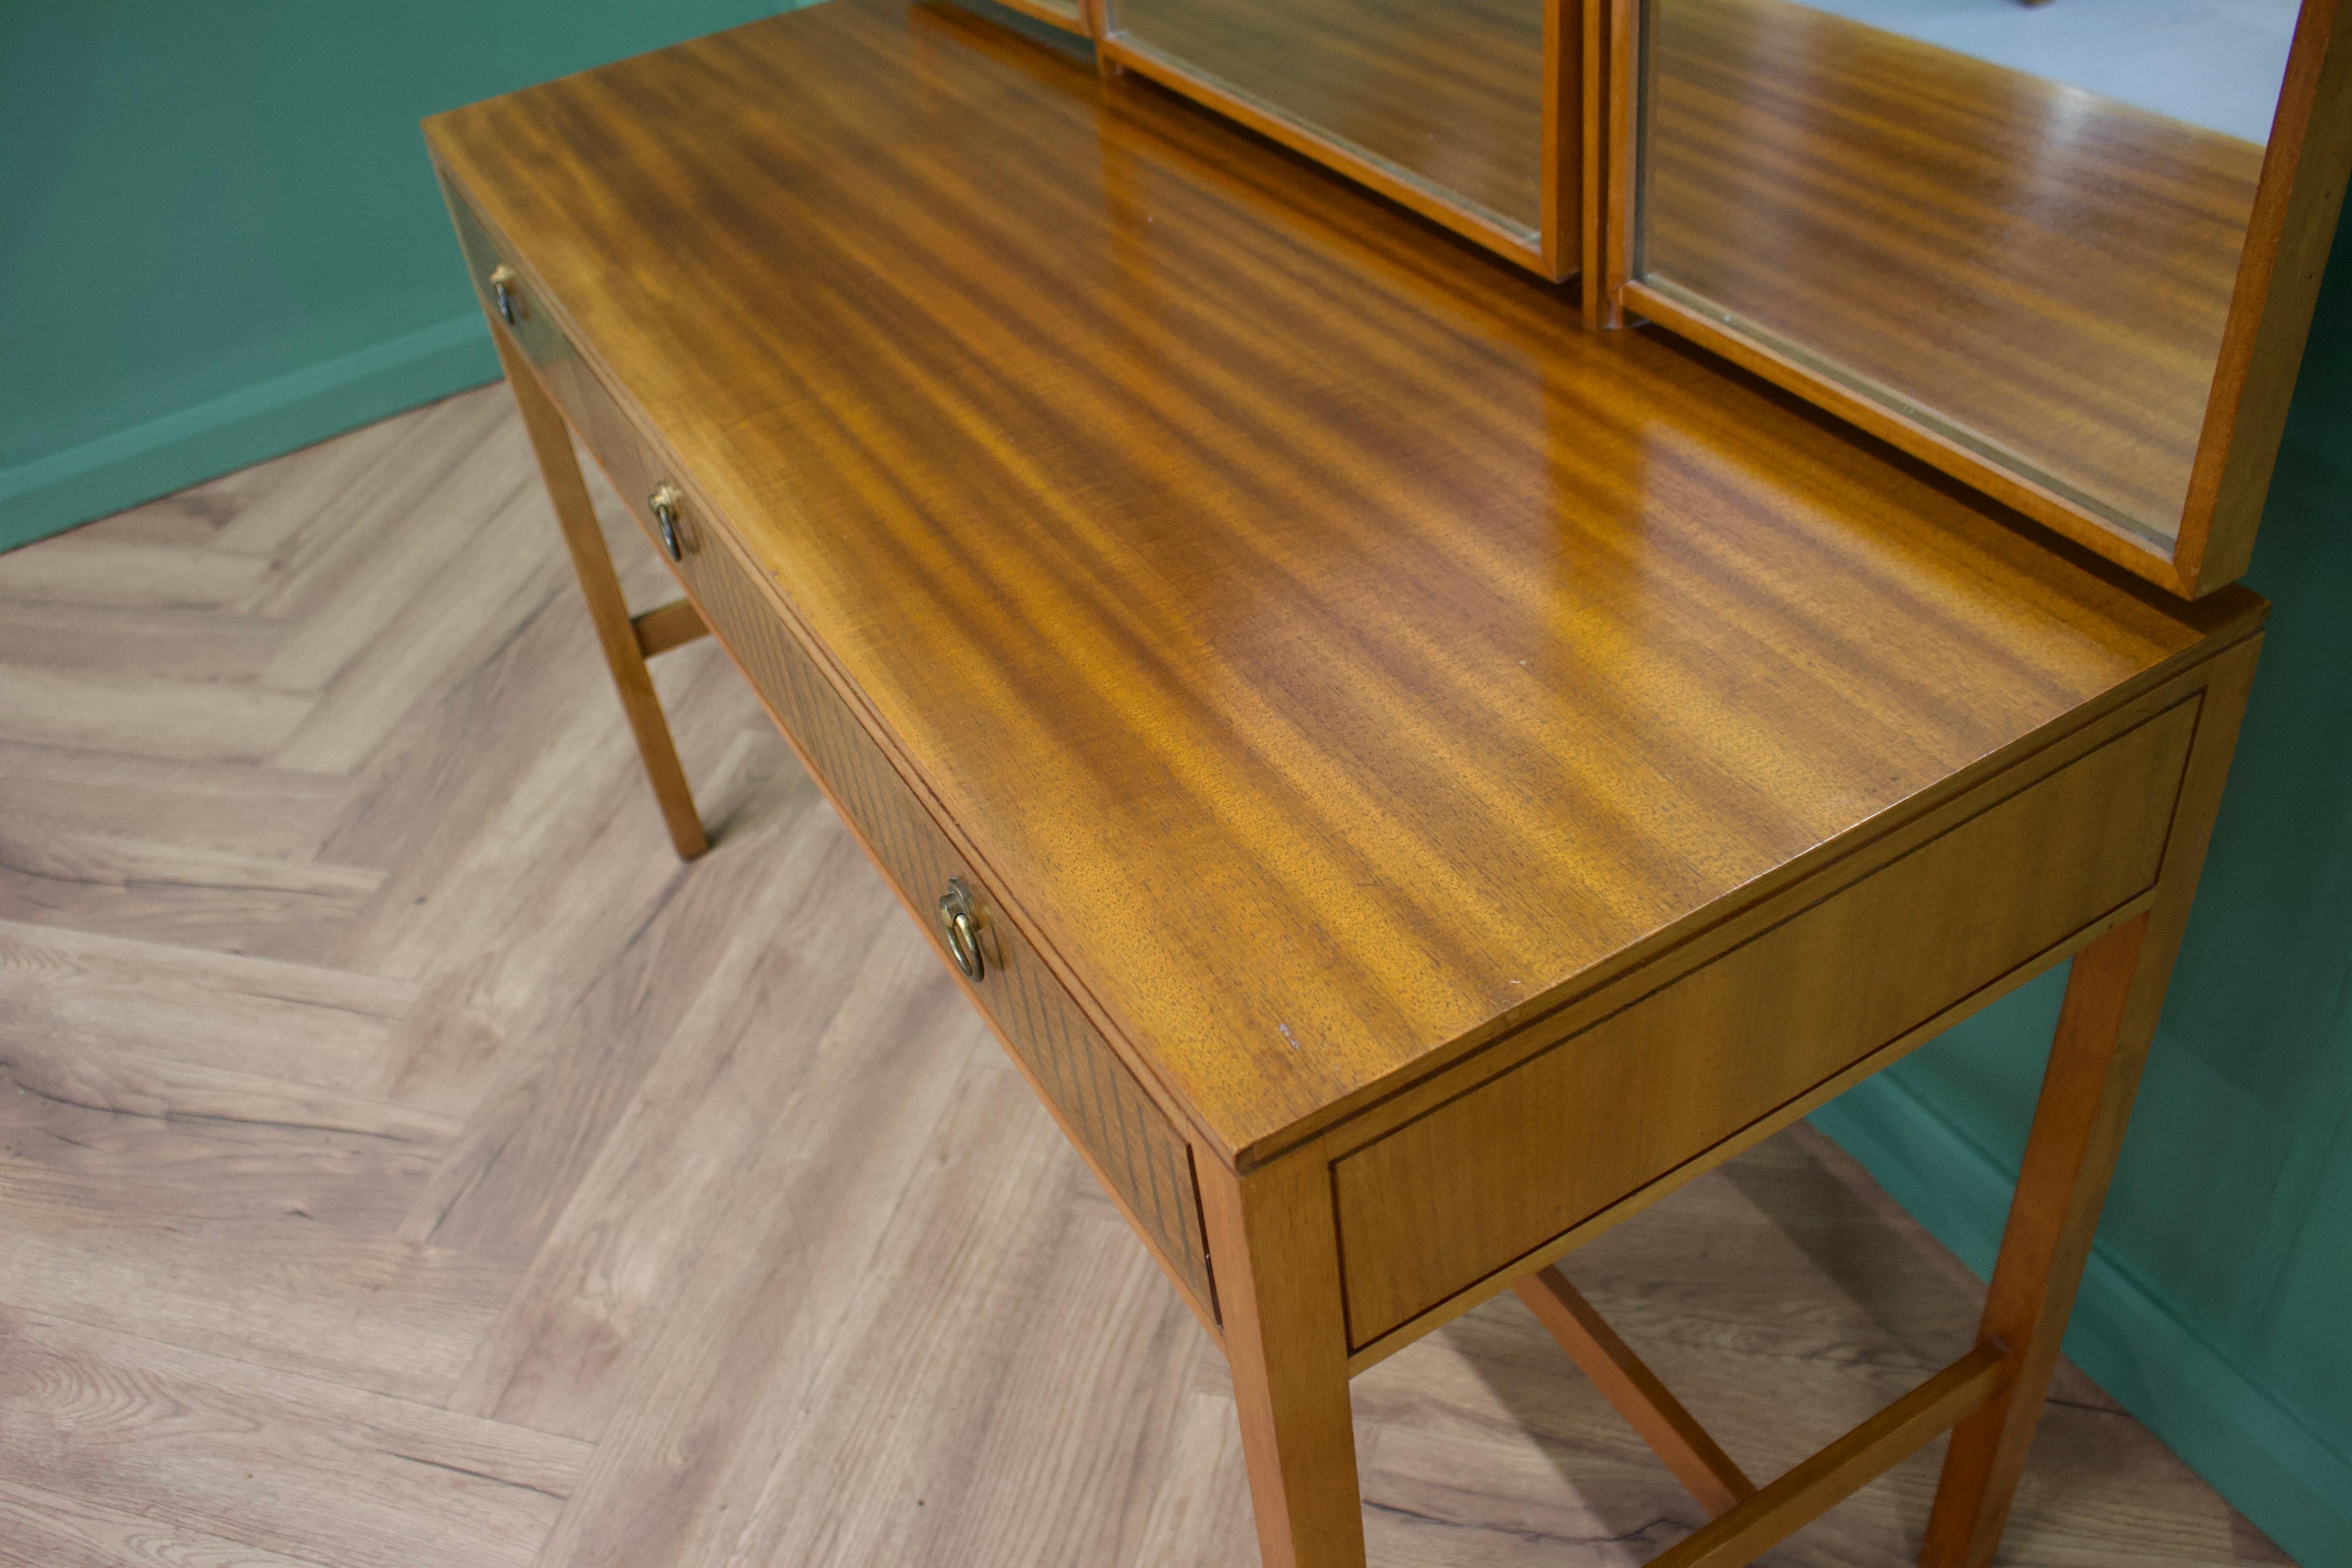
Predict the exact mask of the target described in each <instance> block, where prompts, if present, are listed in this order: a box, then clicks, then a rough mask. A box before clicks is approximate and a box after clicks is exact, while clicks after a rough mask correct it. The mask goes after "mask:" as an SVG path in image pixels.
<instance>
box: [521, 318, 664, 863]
mask: <svg viewBox="0 0 2352 1568" xmlns="http://www.w3.org/2000/svg"><path fill="white" fill-rule="evenodd" d="M490 336H491V337H492V338H493V339H495V340H496V341H497V342H498V345H499V363H500V364H501V365H503V366H505V368H506V373H507V385H508V386H509V387H511V388H512V389H513V390H514V397H515V403H516V405H518V406H519V407H520V408H521V410H522V423H523V428H524V429H525V430H527V431H528V432H530V447H531V450H532V451H533V452H534V453H536V454H537V455H538V458H539V472H540V477H541V479H543V480H544V481H545V482H546V485H547V494H548V499H549V500H551V501H553V502H554V503H555V518H556V521H558V522H560V523H561V524H562V526H563V542H564V545H565V547H566V548H567V549H569V550H570V551H571V552H572V571H573V572H574V573H576V574H578V575H579V578H580V592H581V594H582V595H583V597H585V598H586V599H587V601H588V618H589V619H590V620H591V621H593V622H594V623H595V626H596V640H597V641H598V642H599V643H601V644H603V645H604V663H605V666H606V668H609V669H611V670H612V672H613V685H614V689H617V690H618V691H619V692H620V694H621V707H622V709H623V710H625V712H626V713H627V714H628V716H629V728H630V729H631V730H632V731H635V734H636V737H637V754H638V756H640V757H642V758H643V759H644V760H645V764H646V780H647V781H648V782H649V783H651V784H652V785H653V786H654V800H655V802H656V804H658V805H660V806H661V814H662V820H663V821H664V822H665V823H667V824H668V826H669V839H670V842H671V843H672V844H674V845H676V846H677V854H678V858H680V859H681V860H691V859H693V858H695V857H696V856H698V855H700V854H701V853H702V852H703V851H704V850H705V849H708V848H709V847H710V844H709V840H708V839H706V838H705V837H703V835H702V818H701V816H699V815H698V814H697V813H696V811H695V809H694V792H693V790H692V789H691V788H689V787H688V784H687V782H686V770H685V769H684V768H682V767H680V766H678V762H677V747H676V746H675V745H673V744H672V743H671V742H670V738H669V722H668V721H667V720H666V719H664V718H663V717H662V710H661V699H660V698H659V697H658V696H656V694H655V691H654V678H653V672H652V671H650V670H648V669H647V668H646V656H645V653H644V651H643V649H642V648H641V647H640V646H639V641H638V636H637V629H636V628H635V626H632V625H630V623H629V605H628V601H627V600H625V599H624V598H623V597H622V596H621V580H620V578H619V577H618V576H617V575H615V574H614V571H613V556H612V552H610V551H608V550H606V549H605V548H604V531H603V530H602V529H601V528H599V527H598V526H597V524H596V509H595V507H594V506H593V504H591V502H590V501H589V500H588V486H587V483H586V482H585V481H584V480H583V479H581V477H580V459H579V458H577V457H576V456H574V455H573V453H572V434H571V431H570V430H569V429H568V428H566V426H564V423H563V416H562V412H561V411H559V410H558V409H557V408H556V406H555V404H554V401H553V400H552V399H551V398H550V397H549V396H548V395H547V389H546V388H545V387H544V386H541V384H540V380H539V373H538V372H537V371H535V370H533V369H531V367H530V361H529V360H527V359H525V358H524V357H523V355H522V354H521V353H520V351H518V350H517V349H516V347H515V343H514V340H513V339H512V338H511V337H509V335H508V334H507V331H506V328H505V327H504V326H503V325H501V324H500V323H499V321H498V319H497V318H496V317H492V318H491V319H490Z"/></svg>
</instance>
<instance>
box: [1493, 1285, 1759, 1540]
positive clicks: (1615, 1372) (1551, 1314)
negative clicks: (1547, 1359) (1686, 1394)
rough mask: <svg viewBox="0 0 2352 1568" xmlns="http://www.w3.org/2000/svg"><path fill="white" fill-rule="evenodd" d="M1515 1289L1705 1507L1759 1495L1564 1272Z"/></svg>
mask: <svg viewBox="0 0 2352 1568" xmlns="http://www.w3.org/2000/svg"><path fill="white" fill-rule="evenodd" d="M1513 1289H1514V1290H1515V1292H1516V1293H1517V1296H1518V1298H1519V1300H1522V1301H1524V1302H1526V1303H1527V1307H1528V1310H1529V1311H1531V1312H1533V1313H1534V1314H1535V1315H1536V1321H1538V1322H1540V1323H1541V1324H1543V1326H1544V1328H1545V1330H1546V1331H1549V1333H1550V1335H1551V1337H1552V1338H1553V1339H1555V1340H1558V1341H1559V1347H1560V1349H1562V1350H1564V1351H1566V1352H1568V1354H1569V1359H1570V1360H1571V1361H1573V1362H1575V1363H1576V1370H1577V1371H1579V1372H1580V1373H1583V1374H1584V1375H1585V1376H1587V1377H1589V1378H1591V1380H1592V1386H1593V1387H1595V1388H1597V1389H1599V1390H1600V1391H1601V1397H1602V1398H1604V1399H1606V1400H1608V1401H1609V1403H1610V1404H1611V1405H1615V1406H1616V1408H1617V1414H1618V1415H1622V1416H1623V1417H1625V1420H1626V1423H1627V1424H1628V1425H1629V1426H1632V1427H1633V1430H1634V1431H1636V1432H1638V1433H1640V1434H1641V1435H1642V1440H1643V1442H1645V1443H1647V1444H1649V1446H1650V1447H1651V1450H1652V1451H1653V1452H1654V1453H1655V1454H1656V1455H1657V1456H1658V1458H1660V1459H1661V1460H1663V1461H1664V1464H1665V1467H1666V1468H1668V1469H1669V1470H1672V1471H1673V1472H1674V1473H1675V1479H1676V1480H1678V1481H1680V1482H1682V1484H1683V1485H1684V1486H1685V1488H1687V1489H1689V1491H1690V1494H1691V1496H1693V1497H1695V1498H1696V1499H1697V1500H1698V1501H1699V1506H1700V1507H1702V1508H1704V1509H1706V1511H1707V1512H1709V1513H1711V1514H1715V1515H1717V1516H1718V1517H1719V1516H1721V1515H1723V1514H1726V1513H1728V1512H1730V1511H1731V1510H1733V1509H1734V1508H1736V1507H1738V1504H1739V1501H1740V1500H1741V1499H1743V1498H1748V1497H1753V1496H1754V1495H1755V1493H1756V1483H1755V1482H1753V1481H1751V1480H1749V1479H1748V1477H1747V1475H1746V1474H1745V1473H1744V1472H1743V1471H1742V1470H1741V1469H1740V1468H1739V1466H1738V1462H1737V1461H1736V1460H1734V1459H1733V1458H1732V1457H1731V1456H1730V1455H1728V1454H1727V1453H1725V1452H1724V1451H1723V1445H1721V1444H1720V1443H1717V1441H1716V1440H1715V1438H1714V1437H1713V1436H1710V1435H1709V1433H1708V1432H1707V1430H1706V1427H1704V1426H1700V1425H1699V1424H1698V1420H1697V1418H1696V1416H1694V1415H1691V1413H1690V1412H1689V1411H1688V1410H1686V1409H1685V1408H1684V1407H1683V1403H1682V1401H1681V1400H1679V1399H1676V1398H1675V1396H1674V1394H1672V1393H1671V1392H1670V1391H1669V1390H1668V1389H1667V1387H1666V1385H1665V1384H1664V1383H1663V1382H1662V1381H1660V1379H1659V1377H1658V1374H1657V1373H1654V1372H1652V1371H1651V1370H1650V1368H1649V1364H1648V1363H1645V1362H1644V1361H1643V1360H1642V1358H1641V1357H1640V1356H1638V1355H1636V1354H1634V1353H1633V1347H1632V1346H1631V1345H1629V1344H1627V1343H1626V1342H1625V1341H1624V1339H1623V1337H1622V1336H1621V1335H1620V1334H1619V1333H1618V1332H1617V1331H1616V1330H1614V1329H1612V1328H1611V1327H1610V1326H1609V1321H1608V1320H1607V1319H1605V1318H1603V1317H1602V1316H1601V1314H1600V1313H1598V1312H1596V1311H1594V1310H1592V1303H1591V1302H1590V1301H1587V1300H1585V1299H1584V1295H1583V1292H1581V1291H1580V1290H1579V1289H1577V1288H1576V1287H1575V1286H1573V1285H1571V1284H1570V1283H1569V1280H1568V1276H1566V1275H1565V1274H1562V1273H1561V1272H1560V1271H1559V1268H1557V1267H1551V1268H1540V1269H1538V1270H1537V1271H1536V1272H1535V1273H1533V1274H1530V1275H1528V1276H1527V1277H1526V1278H1525V1279H1520V1280H1519V1281H1518V1282H1517V1285H1516V1286H1514V1287H1513Z"/></svg>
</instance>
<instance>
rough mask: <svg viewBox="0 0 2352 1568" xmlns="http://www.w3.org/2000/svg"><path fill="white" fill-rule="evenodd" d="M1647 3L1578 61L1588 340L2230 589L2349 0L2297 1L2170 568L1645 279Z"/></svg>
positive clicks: (1600, 9) (2096, 520) (1596, 8)
mask: <svg viewBox="0 0 2352 1568" xmlns="http://www.w3.org/2000/svg"><path fill="white" fill-rule="evenodd" d="M1652 3H1653V0H1590V11H1591V16H1590V17H1589V18H1588V21H1589V26H1588V36H1587V41H1586V47H1585V50H1584V57H1585V60H1586V68H1585V92H1584V115H1583V119H1584V121H1585V124H1586V136H1587V141H1588V144H1597V145H1598V148H1599V153H1600V162H1601V165H1602V168H1601V171H1600V173H1599V175H1598V177H1597V178H1595V179H1593V180H1592V181H1591V182H1590V187H1589V188H1590V189H1591V198H1592V199H1591V203H1590V204H1589V210H1588V212H1587V214H1586V222H1585V226H1584V244H1585V260H1584V265H1585V268H1586V277H1587V278H1588V279H1591V280H1592V281H1593V283H1594V284H1595V285H1596V286H1595V287H1591V288H1588V289H1586V290H1585V311H1586V316H1587V319H1588V321H1590V322H1591V324H1592V325H1593V326H1595V327H1616V326H1622V325H1623V324H1624V322H1625V321H1626V319H1627V318H1628V317H1629V316H1635V315H1638V316H1640V317H1643V318H1645V319H1647V320H1648V321H1654V322H1655V323H1657V324H1658V325H1659V326H1661V327H1664V328H1665V329H1667V330H1669V331H1674V332H1677V333H1679V334H1681V335H1682V336H1684V337H1686V338H1689V339H1691V340H1692V341H1693V342H1697V343H1700V344H1702V345H1703V346H1705V347H1706V348H1708V349H1711V350H1713V351H1714V352H1715V353H1719V354H1721V355H1723V356H1724V357H1725V358H1726V359H1728V360H1731V361H1733V362H1735V363H1738V364H1740V365H1742V366H1745V367H1746V368H1747V369H1748V370H1751V371H1753V372H1755V373H1756V374H1759V375H1761V376H1763V377H1764V378H1765V379H1766V380H1768V381H1771V382H1774V383H1777V384H1780V386H1783V387H1786V388H1787V389H1789V390H1790V391H1791V392H1794V393H1796V394H1797V395H1800V396H1801V397H1804V398H1806V399H1808V400H1809V401H1811V402H1812V403H1814V404H1816V405H1819V406H1821V407H1822V408H1825V409H1827V410H1829V411H1830V412H1831V413H1833V414H1835V415H1837V416H1840V417H1841V418H1843V419H1846V420H1850V421H1851V422H1853V424H1855V425H1858V426H1862V427H1863V428H1864V429H1865V430H1867V431H1869V432H1870V433H1871V434H1873V435H1874V436H1877V437H1882V438H1883V439H1885V440H1886V441H1889V442H1891V443H1892V444H1894V445H1895V446H1896V447H1901V448H1902V449H1903V450H1905V451H1906V452H1908V453H1910V454H1911V455H1912V456H1914V457H1916V458H1921V459H1923V460H1925V461H1926V462H1927V463H1930V464H1932V465H1933V466H1935V467H1936V468H1940V469H1942V470H1943V471H1944V472H1945V473H1947V474H1949V475H1951V476H1952V477H1953V478H1955V479H1960V480H1961V481H1963V482H1964V483H1967V484H1969V485H1970V486H1972V487H1974V488H1976V489H1979V490H1982V491H1984V492H1985V493H1986V494H1988V495H1990V496H1992V497H1994V498H1995V499H1997V500H2001V501H2003V502H2005V503H2007V504H2008V505H2010V506H2012V507H2014V508H2016V509H2017V510H2020V511H2021V512H2023V513H2025V514H2026V515H2027V516H2029V517H2032V519H2033V520H2034V521H2037V522H2041V523H2042V524H2044V525H2046V526H2048V527H2050V528H2052V529H2054V530H2055V531H2058V532H2059V533H2062V534H2063V535H2065V536H2066V537H2067V538H2069V539H2071V540H2074V542H2077V543H2079V544H2082V545H2084V546H2086V547H2088V548H2089V549H2091V550H2092V551H2094V552H2096V553H2098V554H2099V555H2101V556H2104V557H2105V558H2106V559H2107V560H2109V561H2112V562H2114V563H2116V564H2118V565H2120V566H2122V567H2124V568H2125V569H2126V570H2127V571H2130V572H2132V573H2134V574H2137V575H2138V576H2141V577H2144V578H2147V580H2148V581H2150V582H2152V583H2155V584H2158V585H2159V586H2161V587H2163V588H2166V589H2168V590H2169V591H2170V592H2172V593H2175V594H2178V595H2181V596H2183V597H2185V598H2195V597H2197V596H2198V595H2202V594H2207V593H2210V592H2211V591H2212V590H2214V589H2216V588H2219V587H2221V585H2222V584H2226V583H2229V582H2231V581H2233V580H2235V579H2236V578H2237V577H2238V576H2240V575H2241V574H2242V573H2244V571H2245V569H2246V563H2247V561H2248V559H2249V558H2250V557H2251V556H2252V552H2253V543H2254V531H2255V528H2256V527H2257V525H2258V524H2259V523H2260V522H2261V521H2262V510H2263V500H2264V498H2265V497H2266V496H2267V495H2268V493H2269V489H2270V479H2271V469H2272V466H2273V463H2274V462H2275V460H2276V458H2277V456H2278V447H2279V439H2280V437H2281V436H2282V435H2283V434H2284V430H2285V427H2286V412H2287V404H2288V401H2289V399H2290V398H2291V397H2292V396H2293V395H2294V380H2295V372H2296V370H2297V368H2298V366H2299V365H2300V364H2301V362H2302V358H2303V344H2304V338H2305V334H2306V333H2307V332H2308V331H2310V327H2311V313H2312V308H2313V305H2314V304H2315V301H2316V300H2317V298H2318V293H2319V279H2320V272H2321V270H2322V268H2324V267H2325V266H2326V260H2327V251H2328V247H2329V244H2330V242H2331V241H2332V240H2333V239H2334V237H2335V232H2336V214H2337V210H2338V208H2339V207H2340V206H2341V205H2342V202H2343V197H2344V185H2345V177H2346V174H2347V170H2352V39H2347V37H2345V35H2346V34H2347V33H2352V27H2339V26H2337V20H2338V12H2339V5H2338V0H2304V4H2303V10H2302V13H2301V15H2300V16H2298V17H2297V18H2296V21H2295V30H2294V43H2293V45H2292V47H2291V48H2290V50H2289V53H2288V56H2287V67H2286V77H2285V80H2284V84H2283V85H2282V87H2281V89H2280V94H2279V106H2278V113H2277V119H2276V121H2275V123H2274V125H2273V129H2272V132H2271V139H2270V143H2269V146H2268V148H2267V150H2266V151H2265V153H2264V154H2263V165H2262V176H2261V181H2260V184H2258V185H2257V186H2256V188H2255V195H2254V207H2253V216H2252V221H2251V223H2250V225H2249V226H2248V231H2247V235H2246V245H2245V249H2244V251H2243V253H2242V256H2241V258H2240V259H2239V265H2238V277H2237V283H2236V285H2235V288H2234V289H2233V291H2232V293H2231V300H2230V311H2229V316H2228V319H2227V321H2226V323H2225V325H2224V327H2223V330H2222V337H2221V355H2220V359H2219V363H2217V364H2216V366H2215V369H2214V374H2213V384H2212V390H2211V393H2210V395H2209V398H2208V401H2207V404H2206V408H2205V420H2204V426H2203V431H2202V434H2201V435H2200V438H2199V441H2198V446H2197V453H2196V458H2195V462H2194V466H2193V468H2191V470H2190V475H2189V494H2188V498H2187V501H2186V504H2185V506H2184V508H2183V511H2182V515H2181V518H2180V521H2179V531H2178V533H2177V534H2176V535H2175V537H2174V540H2173V542H2172V549H2171V552H2170V553H2168V554H2167V553H2165V552H2162V551H2161V550H2159V549H2158V548H2157V547H2156V546H2155V544H2154V543H2153V542H2151V541H2149V540H2148V539H2147V538H2145V537H2143V536H2142V535H2140V534H2137V533H2133V532H2126V531H2124V530H2122V529H2120V528H2118V527H2116V525H2115V524H2113V523H2111V522H2109V521H2106V520H2105V519H2104V518H2102V517H2101V516H2100V515H2099V514H2098V513H2096V512H2095V511H2094V510H2091V509H2089V508H2088V507H2086V506H2084V505H2083V504H2081V503H2080V502H2078V501H2076V500H2073V499H2071V498H2069V497H2067V496H2065V495H2063V494H2061V493H2059V492H2058V491H2056V490H2053V489H2047V488H2045V487H2043V486H2042V485H2039V484H2037V483H2035V482H2034V481H2033V480H2032V479H2029V478H2027V477H2026V476H2025V475H2023V474H2021V473H2018V472H2016V471H2015V470H2013V469H2011V468H2004V467H2002V466H2000V464H1998V463H1996V462H1994V461H1992V460H1990V458H1985V457H1983V456H1981V455H1979V453H1977V452H1975V451H1973V450H1971V449H1970V448H1969V447H1964V446H1962V445H1960V444H1958V443H1957V442H1955V441H1953V440H1952V439H1950V438H1949V437H1947V436H1945V435H1944V434H1942V433H1941V432H1940V431H1938V430H1937V429H1936V428H1934V427H1933V426H1929V425H1927V424H1926V423H1923V422H1921V421H1919V420H1916V419H1914V418H1912V417H1910V416H1907V415H1906V414H1905V413H1904V412H1902V411H1901V410H1899V409H1897V408H1895V407H1891V406H1889V405H1885V404H1883V403H1879V402H1876V401H1874V400H1872V399H1870V398H1868V397H1866V396H1864V395H1862V394H1860V393H1858V392H1855V391H1854V390H1853V389H1852V388H1850V387H1848V386H1847V385H1845V384H1843V383H1841V382H1838V381H1835V380H1832V379H1831V378H1830V377H1829V376H1827V375H1825V374H1822V373H1821V372H1820V371H1817V370H1815V369H1813V368H1812V367H1811V366H1810V365H1808V364H1806V363H1802V362H1801V361H1799V360H1796V359H1793V358H1791V357H1790V356H1789V355H1787V354H1786V353H1782V352H1781V351H1780V349H1779V348H1777V347H1776V346H1774V345H1773V344H1771V343H1769V342H1766V341H1764V340H1763V339H1761V338H1759V337H1757V336H1754V335H1751V334H1750V333H1748V332H1747V331H1743V330H1742V329H1741V328H1740V327H1738V325H1735V324H1730V323H1727V322H1724V321H1717V320H1716V319H1714V318H1712V317H1710V316H1706V315H1703V314H1701V313H1699V312H1697V311H1696V310H1692V309H1690V308H1689V307H1688V306H1686V305H1685V304H1683V303H1682V302H1681V301H1679V300H1675V299H1674V298H1673V297H1671V296H1669V295H1667V294H1665V293H1664V292H1662V291H1660V290H1659V289H1654V288H1652V287H1650V286H1649V285H1647V284H1645V283H1643V281H1642V280H1641V279H1640V278H1638V277H1637V276H1635V275H1634V272H1633V267H1634V260H1635V237H1636V225H1637V223H1638V221H1639V216H1640V215H1639V214H1638V212H1637V211H1636V210H1635V208H1636V204H1637V201H1638V192H1639V189H1640V186H1639V179H1638V175H1639V169H1638V166H1637V165H1638V159H1639V157H1640V151H1641V149H1640V140H1641V126H1642V118H1641V116H1642V103H1641V101H1640V93H1641V81H1642V74H1641V66H1642V61H1641V59H1640V50H1641V47H1642V39H1643V29H1644V23H1645V20H1646V17H1647V16H1648V8H1649V6H1650V5H1651V4H1652Z"/></svg>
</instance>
